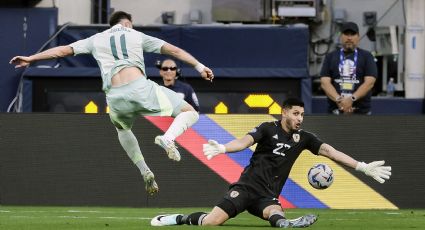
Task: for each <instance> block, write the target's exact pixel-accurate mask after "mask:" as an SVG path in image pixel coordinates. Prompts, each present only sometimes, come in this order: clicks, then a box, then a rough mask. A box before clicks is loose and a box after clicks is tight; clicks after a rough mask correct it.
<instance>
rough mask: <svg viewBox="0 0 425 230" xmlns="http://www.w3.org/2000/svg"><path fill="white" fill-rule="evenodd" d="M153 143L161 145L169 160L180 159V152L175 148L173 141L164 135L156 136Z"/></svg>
mask: <svg viewBox="0 0 425 230" xmlns="http://www.w3.org/2000/svg"><path fill="white" fill-rule="evenodd" d="M155 144H157V145H159V146H161V148H163V149H164V150H165V151H166V152H167V155H168V158H170V159H171V160H175V161H180V153H179V151H178V150H177V147H176V145H175V144H174V141H171V140H167V139H166V138H165V137H164V136H156V137H155Z"/></svg>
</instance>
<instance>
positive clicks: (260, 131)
mask: <svg viewBox="0 0 425 230" xmlns="http://www.w3.org/2000/svg"><path fill="white" fill-rule="evenodd" d="M266 126H267V123H266V122H264V123H262V124H260V125H259V126H257V127H255V128H253V129H252V130H251V131H249V132H248V134H247V135H251V136H252V138H254V143H258V142H259V141H260V140H261V138H263V137H264V135H265V134H266Z"/></svg>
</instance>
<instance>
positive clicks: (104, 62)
mask: <svg viewBox="0 0 425 230" xmlns="http://www.w3.org/2000/svg"><path fill="white" fill-rule="evenodd" d="M164 43H165V42H164V41H163V40H161V39H158V38H155V37H152V36H148V35H146V34H144V33H141V32H139V31H136V30H134V29H131V28H127V27H124V26H122V25H121V24H117V25H115V26H113V27H111V28H110V29H108V30H105V31H103V32H101V33H97V34H95V35H93V36H91V37H89V38H86V39H83V40H79V41H76V42H74V43H72V44H69V46H71V47H72V48H73V50H74V55H78V54H91V55H93V57H94V58H95V59H96V61H97V64H98V65H99V68H100V71H101V73H102V80H103V87H102V88H103V90H104V91H105V92H107V91H109V89H110V88H111V78H112V76H114V75H115V74H116V73H118V72H119V71H120V70H121V69H123V68H125V67H132V66H133V67H138V68H140V69H141V70H142V72H143V73H144V74H145V75H146V71H145V63H144V58H143V52H154V53H160V52H161V47H162V46H163V45H164Z"/></svg>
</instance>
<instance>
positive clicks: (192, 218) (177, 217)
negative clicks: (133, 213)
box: [151, 212, 207, 226]
mask: <svg viewBox="0 0 425 230" xmlns="http://www.w3.org/2000/svg"><path fill="white" fill-rule="evenodd" d="M206 216H207V213H205V212H194V213H191V214H189V215H182V214H171V215H159V216H155V217H154V218H152V220H151V225H152V226H169V225H182V224H187V225H202V220H203V219H204V218H205V217H206Z"/></svg>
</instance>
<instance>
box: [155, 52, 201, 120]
mask: <svg viewBox="0 0 425 230" xmlns="http://www.w3.org/2000/svg"><path fill="white" fill-rule="evenodd" d="M156 65H157V67H158V68H159V74H160V75H161V77H162V80H163V85H164V86H165V87H167V88H169V89H171V90H173V91H174V92H176V93H177V94H178V95H179V96H181V97H182V98H183V99H184V100H185V101H186V102H187V103H189V104H190V105H191V106H192V107H193V108H194V109H195V110H196V111H198V112H199V102H198V98H197V97H196V94H195V91H194V90H193V88H192V86H190V85H189V84H187V83H185V82H182V81H180V80H178V78H179V77H180V76H181V71H180V69H179V68H178V67H177V64H176V62H175V61H174V60H172V59H165V60H164V61H162V62H160V61H158V62H157V64H156Z"/></svg>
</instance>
